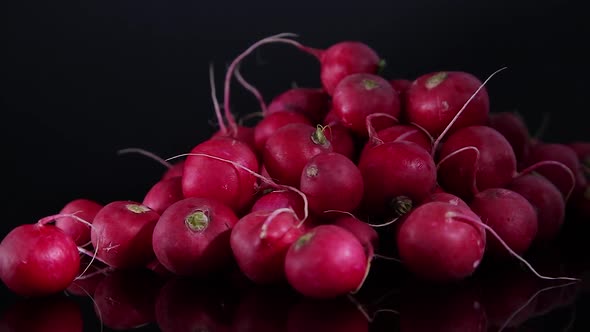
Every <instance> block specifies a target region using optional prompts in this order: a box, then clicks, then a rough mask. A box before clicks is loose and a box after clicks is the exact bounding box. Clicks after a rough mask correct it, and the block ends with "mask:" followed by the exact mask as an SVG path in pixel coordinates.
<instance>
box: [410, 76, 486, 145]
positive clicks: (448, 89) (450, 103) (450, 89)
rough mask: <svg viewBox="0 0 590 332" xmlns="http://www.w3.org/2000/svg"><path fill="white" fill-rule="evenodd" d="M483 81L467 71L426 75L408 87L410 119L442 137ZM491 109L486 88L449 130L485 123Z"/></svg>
mask: <svg viewBox="0 0 590 332" xmlns="http://www.w3.org/2000/svg"><path fill="white" fill-rule="evenodd" d="M481 85H482V82H481V81H480V80H479V79H478V78H477V77H475V76H474V75H472V74H470V73H466V72H460V71H441V72H433V73H429V74H425V75H422V76H420V77H418V78H417V79H416V80H414V81H413V82H412V85H411V86H410V87H409V88H408V90H407V91H406V113H405V114H406V118H407V120H408V122H410V123H416V124H418V125H419V126H421V127H423V128H425V129H426V130H427V131H428V132H429V133H430V135H431V136H433V137H438V136H439V135H441V134H442V132H443V131H444V130H445V128H446V127H447V126H448V124H449V123H450V122H451V120H452V119H453V118H454V117H455V115H456V114H457V113H458V112H459V110H460V109H461V108H462V107H463V105H464V104H465V103H466V102H467V101H468V100H469V99H470V98H471V97H472V95H473V94H474V92H475V91H477V89H478V88H479V87H480V86H481ZM489 111H490V100H489V96H488V93H487V91H486V89H485V88H483V89H481V90H480V91H479V92H478V93H477V94H476V95H475V97H474V98H473V99H472V100H471V102H470V103H469V105H467V107H466V108H465V110H464V112H463V113H462V114H461V115H460V116H459V118H458V119H457V121H456V122H455V123H454V124H453V125H452V128H451V129H450V130H449V133H450V132H453V131H456V130H458V129H460V128H464V127H468V126H476V125H484V124H485V123H486V121H487V117H488V113H489Z"/></svg>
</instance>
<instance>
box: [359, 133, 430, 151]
mask: <svg viewBox="0 0 590 332" xmlns="http://www.w3.org/2000/svg"><path fill="white" fill-rule="evenodd" d="M396 141H405V142H412V143H416V144H418V145H419V146H421V147H423V148H424V150H426V151H428V152H429V153H430V151H431V150H432V140H431V139H430V137H428V135H426V133H425V132H424V131H422V130H421V129H419V128H418V127H416V126H413V125H394V126H391V127H388V128H385V129H382V130H379V131H378V132H377V135H375V137H369V140H368V141H367V143H366V144H365V146H364V148H363V150H362V152H361V159H362V156H363V155H364V154H365V153H366V151H367V150H369V149H371V148H372V147H374V146H376V145H379V144H382V143H387V142H396Z"/></svg>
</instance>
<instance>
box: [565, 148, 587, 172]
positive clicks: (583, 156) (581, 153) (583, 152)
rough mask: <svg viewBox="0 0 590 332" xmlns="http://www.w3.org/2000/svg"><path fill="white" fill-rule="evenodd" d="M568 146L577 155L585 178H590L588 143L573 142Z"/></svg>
mask: <svg viewBox="0 0 590 332" xmlns="http://www.w3.org/2000/svg"><path fill="white" fill-rule="evenodd" d="M568 146H569V147H570V148H571V149H572V150H574V152H575V153H576V154H577V155H578V159H579V160H580V163H582V166H583V168H584V173H585V174H586V177H588V176H590V142H582V141H575V142H571V143H569V144H568Z"/></svg>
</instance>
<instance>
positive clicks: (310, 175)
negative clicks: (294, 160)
mask: <svg viewBox="0 0 590 332" xmlns="http://www.w3.org/2000/svg"><path fill="white" fill-rule="evenodd" d="M299 189H300V190H301V191H302V192H303V193H304V194H305V195H306V196H307V200H308V202H309V208H310V209H311V210H312V211H313V212H315V213H318V214H321V213H323V212H324V211H326V210H339V211H346V212H351V211H353V210H355V209H356V208H357V207H358V206H359V204H360V203H361V199H362V198H363V176H362V174H361V172H360V170H359V169H358V167H357V166H356V165H355V164H354V163H353V162H352V161H351V160H350V159H348V158H347V157H345V156H343V155H341V154H339V153H335V152H329V153H321V154H318V155H316V156H314V157H313V158H311V159H310V160H309V161H308V162H307V164H306V165H305V167H304V168H303V171H302V172H301V182H300V184H299Z"/></svg>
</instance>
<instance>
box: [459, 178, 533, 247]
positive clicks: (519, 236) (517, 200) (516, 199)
mask: <svg viewBox="0 0 590 332" xmlns="http://www.w3.org/2000/svg"><path fill="white" fill-rule="evenodd" d="M469 206H470V207H471V210H472V211H473V212H475V214H477V215H478V216H479V217H480V219H481V220H482V221H483V222H484V223H485V224H487V225H488V226H490V227H491V228H493V229H494V230H495V231H496V233H498V235H499V236H500V237H501V238H502V239H503V240H504V242H506V244H507V245H508V246H510V248H511V249H512V250H513V251H514V252H516V253H517V254H519V255H522V254H524V253H525V252H526V251H527V250H528V249H529V247H530V246H531V244H532V242H533V240H534V238H535V235H536V234H537V227H538V226H537V214H536V212H535V209H534V208H533V206H532V205H531V203H529V201H527V199H526V198H524V197H523V196H522V195H520V194H518V193H516V192H514V191H512V190H508V189H502V188H489V189H486V190H484V191H481V192H479V193H477V194H476V195H475V196H474V197H473V200H472V201H471V203H470V205H469ZM486 244H487V248H486V253H487V254H489V255H490V256H492V257H494V258H506V257H509V253H508V252H507V251H506V250H505V249H504V248H503V247H502V245H500V243H498V242H497V241H496V240H495V239H493V238H492V239H488V241H487V243H486Z"/></svg>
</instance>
